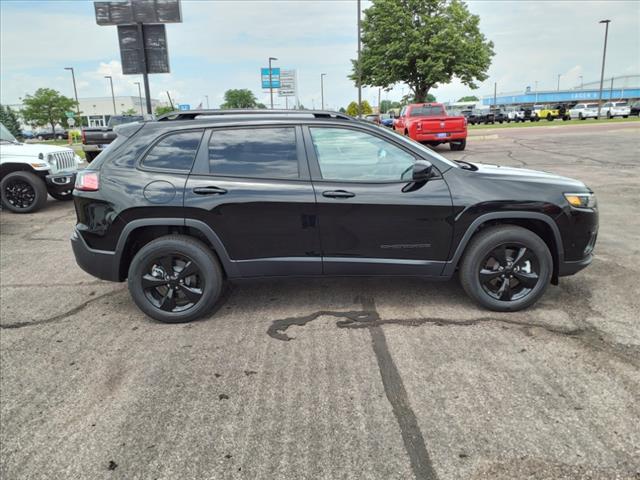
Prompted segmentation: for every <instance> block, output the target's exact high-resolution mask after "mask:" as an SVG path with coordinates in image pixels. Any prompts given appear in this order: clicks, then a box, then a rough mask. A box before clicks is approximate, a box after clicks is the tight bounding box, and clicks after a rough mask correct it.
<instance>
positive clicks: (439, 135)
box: [436, 133, 449, 138]
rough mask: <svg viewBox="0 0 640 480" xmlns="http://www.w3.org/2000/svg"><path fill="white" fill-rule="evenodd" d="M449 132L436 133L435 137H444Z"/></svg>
mask: <svg viewBox="0 0 640 480" xmlns="http://www.w3.org/2000/svg"><path fill="white" fill-rule="evenodd" d="M448 135H449V134H448V133H436V137H437V138H445V137H447V136H448Z"/></svg>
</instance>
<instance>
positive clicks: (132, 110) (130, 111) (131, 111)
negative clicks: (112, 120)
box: [122, 107, 139, 115]
mask: <svg viewBox="0 0 640 480" xmlns="http://www.w3.org/2000/svg"><path fill="white" fill-rule="evenodd" d="M138 113H139V112H138V110H136V109H135V108H133V107H131V108H129V109H128V110H123V111H122V115H138Z"/></svg>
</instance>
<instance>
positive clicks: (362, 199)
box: [71, 110, 598, 322]
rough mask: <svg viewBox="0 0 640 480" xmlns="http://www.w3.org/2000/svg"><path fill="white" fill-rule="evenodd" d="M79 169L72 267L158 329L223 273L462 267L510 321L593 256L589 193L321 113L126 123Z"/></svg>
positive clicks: (193, 306)
mask: <svg viewBox="0 0 640 480" xmlns="http://www.w3.org/2000/svg"><path fill="white" fill-rule="evenodd" d="M117 133H118V137H117V138H116V140H115V141H114V142H113V143H112V144H111V145H110V146H109V147H108V149H106V150H105V151H104V152H103V153H101V154H100V155H99V156H98V158H97V159H96V160H95V161H94V162H93V163H91V165H90V166H89V168H88V169H86V170H83V171H81V172H80V173H79V175H78V178H77V181H76V188H75V191H74V200H75V208H76V213H77V217H78V223H77V225H76V229H75V231H74V233H73V236H72V239H71V243H72V245H73V250H74V253H75V256H76V260H77V262H78V264H79V265H80V266H81V267H82V268H83V269H84V270H86V271H87V272H89V273H91V274H93V275H95V276H96V277H99V278H102V279H106V280H112V281H124V280H125V279H128V284H129V290H130V292H131V296H132V297H133V300H134V301H135V302H136V304H137V305H138V306H139V307H140V309H142V310H143V311H144V312H145V313H146V314H147V315H149V316H151V317H153V318H155V319H158V320H161V321H163V322H186V321H190V320H193V319H195V318H197V317H200V316H202V315H205V314H206V313H207V312H209V311H210V310H211V309H212V307H213V306H214V304H215V303H216V301H217V300H218V299H219V296H220V291H221V287H222V284H223V282H224V281H225V280H226V279H230V280H233V279H238V278H251V277H266V276H273V277H277V276H319V275H333V276H343V275H347V276H355V275H367V276H370V275H384V276H420V277H425V278H431V279H434V280H446V279H449V278H451V277H452V276H453V275H454V273H455V272H456V271H459V275H460V279H461V282H462V285H463V287H464V289H465V290H466V292H467V293H468V294H469V295H470V296H471V297H472V298H473V299H474V300H475V301H476V302H478V303H479V304H480V305H482V306H484V307H486V308H489V309H492V310H498V311H515V310H520V309H522V308H526V307H528V306H529V305H531V304H533V303H534V302H535V301H536V300H537V299H538V298H540V296H541V295H542V294H543V292H544V291H545V289H546V287H547V285H548V284H549V283H550V282H551V283H554V284H557V281H558V277H560V276H563V275H571V274H574V273H576V272H577V271H579V270H581V269H582V268H584V267H586V266H587V265H588V264H589V263H590V262H591V252H592V250H593V247H594V244H595V241H596V234H597V230H598V212H597V208H596V202H595V197H594V195H593V192H592V191H591V190H589V189H588V188H587V187H586V186H585V185H584V184H583V183H582V182H579V181H576V180H571V179H569V178H563V177H559V176H556V175H552V174H548V173H542V172H536V171H531V170H523V169H519V168H505V167H498V166H489V165H480V164H474V163H469V162H462V161H458V162H453V161H450V160H447V159H446V158H444V157H442V156H441V155H438V154H437V153H435V152H433V151H432V150H430V149H428V148H426V147H423V146H422V145H420V144H419V143H417V142H414V141H412V140H410V139H408V138H406V137H403V136H402V135H398V134H396V133H394V132H392V131H390V130H389V129H385V128H381V127H378V126H376V125H373V124H371V123H368V122H362V121H358V120H355V119H353V118H351V117H349V116H347V115H342V114H336V113H333V112H318V111H300V112H295V111H291V110H288V111H264V110H262V111H233V110H222V111H215V110H214V111H211V110H208V111H207V110H205V111H190V112H182V113H174V114H170V115H168V116H165V117H161V118H160V119H158V120H157V121H150V122H144V123H132V124H128V125H123V126H121V127H118V129H117Z"/></svg>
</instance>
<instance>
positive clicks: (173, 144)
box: [142, 130, 202, 172]
mask: <svg viewBox="0 0 640 480" xmlns="http://www.w3.org/2000/svg"><path fill="white" fill-rule="evenodd" d="M201 138H202V130H196V131H189V132H179V133H172V134H170V135H167V136H166V137H164V138H162V139H161V140H160V141H159V142H158V143H156V144H155V145H154V146H153V147H152V148H151V150H150V151H149V153H147V155H146V156H145V157H144V160H143V161H142V165H143V166H144V167H147V168H153V169H156V168H159V169H163V170H182V171H185V172H189V171H190V170H191V166H192V165H193V160H194V159H195V157H196V152H197V151H198V146H199V145H200V139H201Z"/></svg>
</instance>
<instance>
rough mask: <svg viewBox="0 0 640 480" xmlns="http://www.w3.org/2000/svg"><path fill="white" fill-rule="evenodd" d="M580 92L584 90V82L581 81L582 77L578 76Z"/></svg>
mask: <svg viewBox="0 0 640 480" xmlns="http://www.w3.org/2000/svg"><path fill="white" fill-rule="evenodd" d="M580 90H584V81H583V80H582V75H580Z"/></svg>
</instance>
